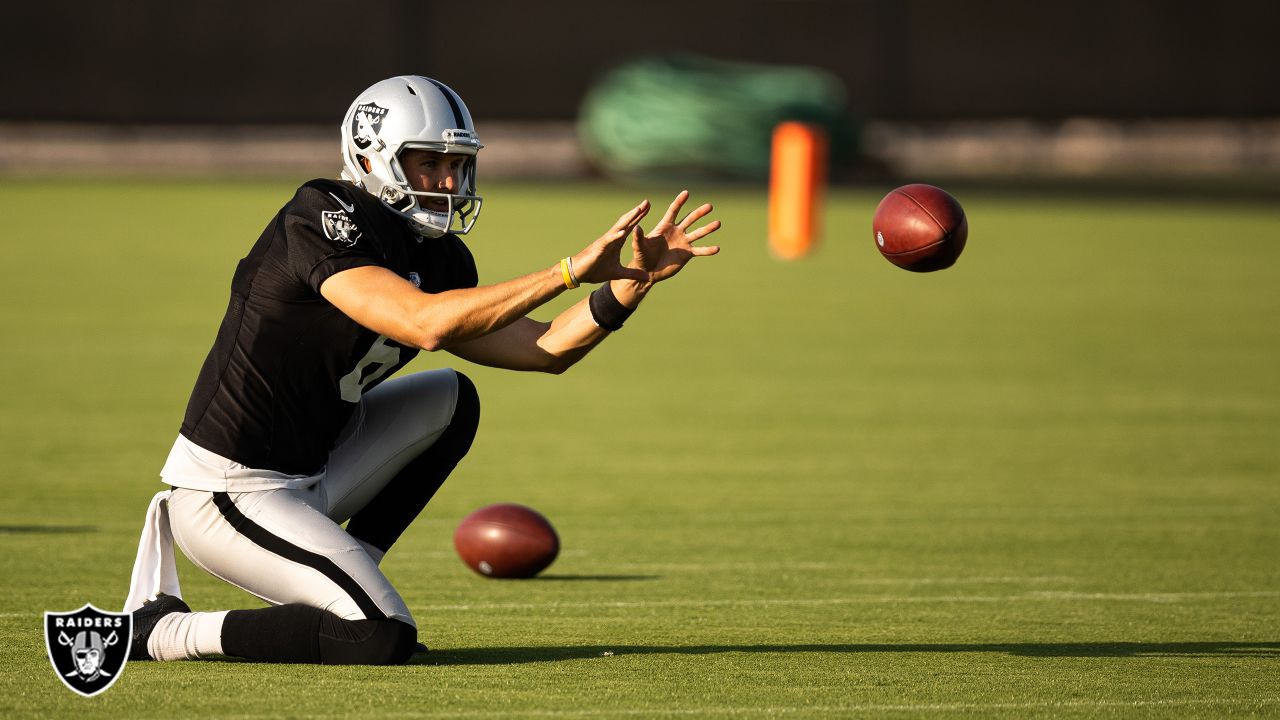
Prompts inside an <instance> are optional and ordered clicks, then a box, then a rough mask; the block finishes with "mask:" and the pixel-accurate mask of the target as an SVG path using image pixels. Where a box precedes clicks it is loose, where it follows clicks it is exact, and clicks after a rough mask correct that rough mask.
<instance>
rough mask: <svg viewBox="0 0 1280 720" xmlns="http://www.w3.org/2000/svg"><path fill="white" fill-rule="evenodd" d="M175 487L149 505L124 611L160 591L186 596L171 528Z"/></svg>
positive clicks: (158, 495)
mask: <svg viewBox="0 0 1280 720" xmlns="http://www.w3.org/2000/svg"><path fill="white" fill-rule="evenodd" d="M172 494H173V491H172V490H165V491H163V492H158V493H156V494H155V497H153V498H151V505H150V506H148V507H147V519H146V520H145V521H144V522H143V525H142V538H141V539H140V540H139V541H138V557H137V559H135V560H134V561H133V577H132V579H130V581H129V597H128V598H126V599H125V601H124V612H127V613H131V612H133V611H134V610H137V609H138V608H140V607H142V604H143V603H145V602H146V601H148V600H151V599H154V598H155V596H156V593H161V592H162V593H165V594H167V595H172V596H174V597H179V598H180V597H182V588H181V587H179V585H178V565H177V562H176V560H175V558H174V554H173V531H172V530H171V529H170V528H169V496H170V495H172Z"/></svg>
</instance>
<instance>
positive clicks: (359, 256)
mask: <svg viewBox="0 0 1280 720" xmlns="http://www.w3.org/2000/svg"><path fill="white" fill-rule="evenodd" d="M364 265H380V266H382V267H386V268H388V269H390V270H391V271H393V272H395V273H396V274H397V275H400V276H401V277H403V278H405V279H407V280H409V281H410V282H412V283H413V284H415V285H417V286H418V287H420V288H421V289H422V290H423V291H424V292H442V291H444V290H450V289H454V288H462V287H475V285H476V282H477V276H476V266H475V261H474V259H473V258H472V257H471V252H470V251H469V250H468V249H467V247H466V245H464V244H463V243H462V241H461V240H459V239H458V238H457V237H456V236H454V235H445V236H444V237H440V238H425V239H424V238H419V237H418V236H417V235H415V234H414V233H413V232H412V231H411V230H410V229H409V226H408V224H407V223H406V222H405V221H404V220H402V219H401V218H400V217H399V216H398V215H396V214H395V213H394V212H392V211H391V210H389V209H387V208H386V207H385V206H384V205H382V203H381V202H379V201H378V200H377V199H376V198H374V197H373V196H372V195H370V194H369V193H367V192H365V191H364V190H362V189H360V188H357V187H355V186H354V185H351V184H350V183H346V182H338V181H335V180H313V181H311V182H309V183H307V184H305V185H303V186H302V187H301V188H299V189H298V192H297V194H296V195H294V197H293V199H292V200H290V201H289V203H288V204H287V205H285V206H284V208H282V209H281V210H280V212H279V213H278V214H277V215H276V217H275V219H274V220H272V222H271V223H270V224H269V225H267V227H266V229H265V230H264V231H263V233H262V237H260V238H258V242H257V243H256V244H254V246H253V249H252V250H250V251H249V254H248V256H246V257H245V258H244V259H243V260H241V261H240V264H239V266H237V268H236V273H235V277H234V278H233V279H232V281H231V302H230V305H229V306H228V307H227V314H226V317H224V318H223V320H222V325H221V327H219V328H218V336H217V339H216V340H215V341H214V344H213V349H212V350H211V351H210V352H209V357H208V358H207V359H206V360H205V362H204V366H203V367H201V369H200V375H199V377H198V378H197V380H196V386H195V390H194V391H193V392H192V394H191V400H190V402H189V403H188V404H187V412H186V416H185V417H184V419H183V422H182V431H181V432H182V434H183V435H184V436H185V437H186V438H187V439H189V440H191V441H192V442H194V443H195V444H196V445H199V446H200V447H203V448H205V449H206V450H211V451H213V452H215V453H217V454H219V455H222V456H223V457H226V458H228V459H231V460H234V461H235V462H238V463H241V464H243V465H247V466H248V467H252V468H261V469H266V470H275V471H277V472H282V473H288V474H297V475H309V474H313V473H316V472H318V471H319V470H320V469H321V468H322V467H324V465H325V462H326V461H327V458H328V456H329V451H330V450H331V449H332V448H333V445H334V442H335V440H336V439H337V436H338V433H339V432H340V431H341V430H342V428H343V426H344V425H345V424H346V423H347V421H348V420H349V419H350V417H351V413H352V412H353V411H354V409H355V403H356V402H358V401H359V399H360V395H361V394H362V393H364V392H365V391H367V390H369V389H371V388H373V387H374V386H376V385H377V384H378V383H380V382H382V381H383V380H384V379H386V378H387V377H389V376H390V375H391V374H392V373H394V372H395V371H396V370H398V369H399V368H401V367H403V366H404V365H405V364H406V363H408V362H409V361H410V360H412V359H413V357H414V356H415V355H417V353H418V350H417V348H410V347H406V346H403V345H401V344H399V343H397V342H395V341H393V340H390V339H388V338H386V337H383V336H380V335H378V334H377V333H375V332H373V331H371V330H368V329H366V328H364V327H362V326H360V325H358V324H356V322H355V321H353V320H351V319H350V318H349V317H347V316H346V315H345V314H343V313H342V311H340V310H338V309H337V308H336V307H334V306H333V305H331V304H330V303H329V302H328V301H327V300H325V299H324V297H323V296H321V295H320V284H321V283H323V282H324V281H325V280H326V279H327V278H329V277H330V276H331V275H333V274H335V273H338V272H341V271H343V270H348V269H351V268H355V267H361V266H364Z"/></svg>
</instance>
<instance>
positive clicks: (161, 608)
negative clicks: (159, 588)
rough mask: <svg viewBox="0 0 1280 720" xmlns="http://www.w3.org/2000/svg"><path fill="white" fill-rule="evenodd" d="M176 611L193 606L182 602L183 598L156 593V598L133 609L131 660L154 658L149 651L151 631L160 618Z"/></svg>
mask: <svg viewBox="0 0 1280 720" xmlns="http://www.w3.org/2000/svg"><path fill="white" fill-rule="evenodd" d="M176 612H184V613H189V612H191V608H190V607H187V604H186V603H184V602H182V598H180V597H174V596H172V595H165V594H164V593H156V599H155V600H148V601H146V602H145V603H143V604H142V607H140V608H138V609H137V610H134V611H133V645H132V646H131V647H130V648H129V659H130V660H153V659H154V658H152V657H151V653H148V652H147V639H148V638H150V637H151V631H152V630H155V629H156V623H157V622H159V621H160V618H162V617H164V616H165V615H169V614H172V613H176Z"/></svg>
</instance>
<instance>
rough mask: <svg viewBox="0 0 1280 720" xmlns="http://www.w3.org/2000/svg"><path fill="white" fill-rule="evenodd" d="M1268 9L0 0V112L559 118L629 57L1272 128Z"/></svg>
mask: <svg viewBox="0 0 1280 720" xmlns="http://www.w3.org/2000/svg"><path fill="white" fill-rule="evenodd" d="M1277 28H1280V2H1273V1H1271V0H1216V1H1214V2H1191V1H1188V0H1168V1H1165V2H1161V1H1159V0H1113V1H1100V0H1081V1H1080V2H1069V3H1037V2H1025V1H1023V0H975V1H973V2H956V1H954V0H844V1H840V0H742V1H740V2H725V1H723V0H710V1H707V2H692V1H685V2H680V1H675V0H652V1H648V2H607V1H605V0H599V1H592V0H568V1H566V2H533V1H529V0H526V1H524V2H518V1H515V0H474V1H472V2H459V1H457V0H454V1H452V2H426V1H423V2H414V1H412V0H385V1H383V2H353V1H352V0H346V1H344V2H336V1H333V0H282V1H278V2H271V1H267V0H221V1H219V2H208V3H189V4H186V3H184V4H178V3H174V2H173V0H140V1H138V2H119V3H89V2H74V1H72V0H44V1H43V2H25V3H19V2H15V1H13V0H6V2H5V4H4V9H3V20H2V21H0V67H3V68H5V70H4V73H3V80H2V81H0V82H2V83H3V92H2V93H0V120H9V121H42V120H56V121H90V122H128V123H218V124H222V123H313V122H316V123H328V122H336V121H337V118H338V116H340V114H341V110H342V109H345V107H346V104H347V103H348V102H349V101H350V99H351V98H352V97H354V96H355V94H356V93H357V92H359V91H360V90H361V89H363V88H364V87H366V86H367V85H369V84H371V83H372V82H374V81H376V80H379V79H381V78H383V77H386V76H390V75H394V74H401V73H418V74H426V75H431V76H433V77H436V78H439V79H441V80H443V81H445V82H447V83H449V84H451V85H452V86H453V87H454V88H455V89H457V90H458V91H459V92H460V93H461V94H462V95H463V97H464V98H466V100H467V102H468V104H469V105H470V106H471V109H472V111H473V113H474V114H475V115H477V116H478V117H482V118H484V119H486V120H498V119H510V120H555V119H569V118H572V117H573V116H574V115H575V113H576V110H577V106H578V103H579V102H580V100H581V98H582V96H583V94H584V92H585V91H586V89H587V88H588V86H589V85H590V83H591V81H592V79H593V78H594V77H596V76H598V75H599V74H600V73H601V72H603V71H604V70H606V69H608V68H609V67H611V66H613V65H615V64H617V63H619V62H622V61H624V60H626V59H628V58H630V57H634V56H636V55H639V54H643V53H650V52H666V51H694V52H701V53H704V54H708V55H713V56H716V57H721V58H726V59H739V60H757V61H762V62H771V63H786V64H807V65H816V66H819V67H824V68H827V69H829V70H831V71H832V72H834V73H835V74H836V75H837V76H838V77H840V78H841V79H842V80H843V81H844V83H845V85H846V87H847V88H848V90H849V93H850V98H851V102H852V104H853V106H854V107H855V108H857V109H859V110H861V111H862V113H863V114H865V115H868V116H872V117H880V118H891V119H906V120H929V119H942V118H957V117H960V118H982V117H1004V116H1022V117H1034V118H1050V119H1051V118H1056V117H1065V116H1075V115H1097V116H1111V117H1146V116H1155V117H1206V116H1244V117H1250V116H1252V117H1261V116H1276V115H1280V92H1277V91H1276V88H1277V80H1276V72H1277V70H1280V50H1277V48H1278V47H1280V42H1277V41H1276V40H1275V38H1274V35H1275V32H1276V30H1277Z"/></svg>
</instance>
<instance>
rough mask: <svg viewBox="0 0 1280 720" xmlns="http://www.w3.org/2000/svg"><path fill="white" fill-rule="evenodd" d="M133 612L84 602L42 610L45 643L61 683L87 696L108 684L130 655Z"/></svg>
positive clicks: (116, 676)
mask: <svg viewBox="0 0 1280 720" xmlns="http://www.w3.org/2000/svg"><path fill="white" fill-rule="evenodd" d="M132 643H133V616H132V615H130V614H129V613H112V612H107V611H105V610H99V609H98V608H96V607H94V606H92V605H88V604H86V605H85V606H84V607H82V608H80V609H79V610H76V611H74V612H61V613H59V612H46V613H45V614H44V645H45V648H46V649H47V650H48V651H49V662H51V663H53V669H54V672H56V673H57V674H58V679H59V680H61V681H62V684H63V685H66V686H67V687H69V688H71V689H72V690H74V691H76V692H78V693H80V694H81V695H84V696H85V697H89V696H91V695H97V694H98V693H100V692H102V691H103V690H106V689H107V688H109V687H111V685H112V684H113V683H115V681H116V680H119V679H120V671H122V670H124V664H125V662H126V661H127V660H128V659H129V646H130V645H131V644H132Z"/></svg>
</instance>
